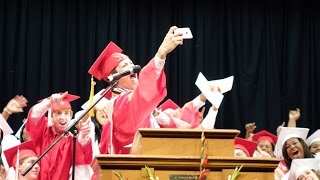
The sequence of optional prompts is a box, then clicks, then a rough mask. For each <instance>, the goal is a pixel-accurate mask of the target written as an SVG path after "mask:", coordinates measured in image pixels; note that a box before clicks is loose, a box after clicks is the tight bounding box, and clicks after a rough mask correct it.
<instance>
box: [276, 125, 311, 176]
mask: <svg viewBox="0 0 320 180" xmlns="http://www.w3.org/2000/svg"><path fill="white" fill-rule="evenodd" d="M308 132H309V129H308V128H294V127H282V128H281V130H280V134H279V136H278V141H277V143H276V146H275V151H274V154H275V156H276V157H277V158H280V159H281V161H280V163H279V165H278V167H277V168H276V169H275V179H281V178H283V179H287V178H288V176H289V174H288V171H289V170H290V168H291V163H292V160H293V159H302V158H314V155H313V154H312V153H311V152H310V150H309V148H308V145H307V144H306V143H305V140H306V137H307V135H308Z"/></svg>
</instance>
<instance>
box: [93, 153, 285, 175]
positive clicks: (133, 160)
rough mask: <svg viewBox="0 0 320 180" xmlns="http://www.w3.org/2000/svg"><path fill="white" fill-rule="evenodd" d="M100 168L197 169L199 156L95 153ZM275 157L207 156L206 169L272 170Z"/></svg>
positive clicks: (275, 165)
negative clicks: (240, 167)
mask: <svg viewBox="0 0 320 180" xmlns="http://www.w3.org/2000/svg"><path fill="white" fill-rule="evenodd" d="M96 158H97V159H98V162H99V165H100V166H101V169H127V170H129V169H131V170H138V169H141V168H143V167H144V166H145V165H147V166H149V167H152V168H154V169H157V170H182V171H183V170H186V171H197V170H199V165H200V158H199V157H196V156H179V157H177V156H148V155H139V156H136V155H97V156H96ZM278 163H279V159H277V158H267V159H265V158H235V157H216V156H215V157H209V159H208V165H207V169H210V170H222V169H234V168H235V167H237V166H241V165H244V166H243V168H242V170H241V171H244V172H245V171H259V172H273V171H274V169H275V168H276V167H277V166H278Z"/></svg>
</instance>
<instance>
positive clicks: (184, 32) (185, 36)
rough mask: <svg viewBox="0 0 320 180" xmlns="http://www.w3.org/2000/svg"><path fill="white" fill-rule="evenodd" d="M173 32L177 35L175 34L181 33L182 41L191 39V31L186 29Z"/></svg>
mask: <svg viewBox="0 0 320 180" xmlns="http://www.w3.org/2000/svg"><path fill="white" fill-rule="evenodd" d="M174 32H175V33H177V32H179V33H182V38H183V39H192V38H193V36H192V33H191V30H190V28H188V27H184V28H178V29H176V30H174Z"/></svg>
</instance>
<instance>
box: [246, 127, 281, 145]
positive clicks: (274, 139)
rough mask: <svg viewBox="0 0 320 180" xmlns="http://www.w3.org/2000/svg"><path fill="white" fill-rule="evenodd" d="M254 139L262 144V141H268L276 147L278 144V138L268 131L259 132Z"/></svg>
mask: <svg viewBox="0 0 320 180" xmlns="http://www.w3.org/2000/svg"><path fill="white" fill-rule="evenodd" d="M252 139H253V140H254V141H255V142H260V141H261V140H266V141H269V142H271V143H272V144H274V145H275V144H276V143H277V139H278V138H277V136H276V135H274V134H272V133H270V132H268V131H266V130H262V131H259V132H257V133H256V134H254V135H253V137H252Z"/></svg>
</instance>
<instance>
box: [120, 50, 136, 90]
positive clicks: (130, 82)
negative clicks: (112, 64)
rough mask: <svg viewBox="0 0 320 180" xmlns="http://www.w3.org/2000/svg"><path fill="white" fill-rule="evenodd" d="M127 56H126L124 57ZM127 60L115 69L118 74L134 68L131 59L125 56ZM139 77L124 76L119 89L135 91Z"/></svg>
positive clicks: (133, 75)
mask: <svg viewBox="0 0 320 180" xmlns="http://www.w3.org/2000/svg"><path fill="white" fill-rule="evenodd" d="M123 56H125V55H123ZM125 57H126V58H125V59H124V60H122V61H121V62H120V63H119V64H118V66H117V67H116V68H115V70H116V72H122V71H125V70H128V69H129V68H131V67H133V66H134V64H133V63H132V61H131V60H130V59H129V57H127V56H125ZM138 83H139V82H138V75H137V74H132V75H127V76H123V77H121V78H120V79H119V83H118V87H121V88H125V89H129V90H133V89H134V88H135V87H137V85H138Z"/></svg>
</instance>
